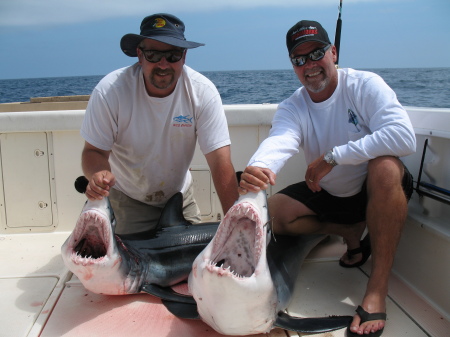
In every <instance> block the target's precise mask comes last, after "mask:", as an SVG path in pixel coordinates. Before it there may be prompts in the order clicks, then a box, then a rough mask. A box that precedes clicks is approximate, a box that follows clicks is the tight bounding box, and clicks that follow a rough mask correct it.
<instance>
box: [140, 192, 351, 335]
mask: <svg viewBox="0 0 450 337" xmlns="http://www.w3.org/2000/svg"><path fill="white" fill-rule="evenodd" d="M270 224H271V219H270V216H269V213H268V208H267V196H266V193H265V192H264V191H260V192H258V193H247V194H246V195H243V196H240V197H239V199H238V200H237V201H236V203H235V204H234V205H233V206H232V207H231V208H230V210H229V211H228V212H227V214H226V215H225V217H224V218H223V220H222V222H221V223H220V225H219V228H218V230H217V232H216V234H215V236H214V238H213V239H212V240H211V242H210V243H209V244H208V245H207V246H206V247H205V249H204V250H203V251H202V252H201V253H200V254H199V255H198V256H197V257H196V259H195V260H194V262H193V265H192V271H191V273H190V274H189V278H188V287H189V292H190V294H191V296H189V295H181V294H177V293H176V292H175V291H173V290H172V289H170V288H164V287H160V286H157V285H149V286H147V287H145V289H144V291H146V292H148V293H150V294H152V295H154V296H157V297H159V298H161V299H162V303H163V304H164V305H165V306H166V307H167V309H168V310H169V311H170V312H172V313H173V314H174V315H176V316H178V317H181V318H189V319H201V320H203V321H204V322H205V323H207V324H208V325H209V326H211V327H212V328H213V329H214V330H216V331H217V332H219V333H221V334H224V335H251V334H259V333H267V332H269V331H270V330H271V329H273V328H275V327H279V328H283V329H287V330H292V331H297V332H299V333H324V332H328V331H332V330H337V329H341V328H345V327H347V326H348V325H349V323H350V322H351V320H352V317H351V316H331V317H312V318H300V317H294V316H290V315H288V314H287V313H286V309H287V308H288V306H289V304H290V302H291V300H292V293H293V291H294V287H295V283H296V280H297V277H298V274H299V272H300V269H301V265H302V263H303V261H304V260H305V258H306V256H307V255H308V253H309V252H310V251H311V249H312V248H314V247H315V246H316V245H317V244H318V243H319V242H320V241H321V240H323V238H324V236H323V235H303V236H280V235H277V236H275V235H273V234H272V233H271V229H270V227H271V226H270Z"/></svg>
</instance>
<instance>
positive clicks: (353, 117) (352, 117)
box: [348, 109, 361, 132]
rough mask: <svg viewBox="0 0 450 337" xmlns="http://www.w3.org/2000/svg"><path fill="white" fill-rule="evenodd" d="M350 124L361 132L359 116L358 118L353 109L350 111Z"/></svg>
mask: <svg viewBox="0 0 450 337" xmlns="http://www.w3.org/2000/svg"><path fill="white" fill-rule="evenodd" d="M348 122H349V123H351V124H353V125H354V126H355V128H356V131H358V132H359V131H361V128H360V127H359V126H358V124H359V121H358V116H356V114H355V113H354V112H353V111H352V110H351V109H348Z"/></svg>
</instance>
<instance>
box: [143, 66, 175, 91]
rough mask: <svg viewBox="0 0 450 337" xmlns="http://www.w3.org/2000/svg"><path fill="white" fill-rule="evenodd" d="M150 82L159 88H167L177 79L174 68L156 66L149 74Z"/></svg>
mask: <svg viewBox="0 0 450 337" xmlns="http://www.w3.org/2000/svg"><path fill="white" fill-rule="evenodd" d="M149 80H150V83H151V84H152V85H153V86H154V87H155V88H157V89H161V90H164V89H167V88H170V87H171V86H172V84H173V83H174V81H175V72H174V71H173V70H172V69H161V68H155V69H153V70H152V72H151V74H150V76H149Z"/></svg>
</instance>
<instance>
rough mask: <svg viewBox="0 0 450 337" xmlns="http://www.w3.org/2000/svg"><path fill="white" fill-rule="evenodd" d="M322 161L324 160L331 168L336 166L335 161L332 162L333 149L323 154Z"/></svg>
mask: <svg viewBox="0 0 450 337" xmlns="http://www.w3.org/2000/svg"><path fill="white" fill-rule="evenodd" d="M323 160H325V161H326V162H327V163H328V164H330V165H332V166H333V167H334V166H336V165H337V163H336V161H335V160H334V155H333V149H331V150H330V151H328V152H327V153H325V156H324V157H323Z"/></svg>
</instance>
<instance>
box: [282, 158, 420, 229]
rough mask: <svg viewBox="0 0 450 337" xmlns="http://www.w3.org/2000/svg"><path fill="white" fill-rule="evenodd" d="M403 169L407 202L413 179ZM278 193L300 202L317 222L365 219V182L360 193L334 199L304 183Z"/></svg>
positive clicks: (352, 221) (355, 221)
mask: <svg viewBox="0 0 450 337" xmlns="http://www.w3.org/2000/svg"><path fill="white" fill-rule="evenodd" d="M404 168H405V171H404V174H403V179H402V186H403V191H404V192H405V196H406V199H407V200H408V201H409V199H410V198H411V195H412V192H413V177H412V175H411V173H410V172H409V171H408V169H407V168H406V166H405V167H404ZM278 193H281V194H285V195H287V196H289V197H291V198H292V199H295V200H297V201H300V202H301V203H302V204H304V205H305V206H307V207H308V208H309V209H311V210H312V211H313V212H314V213H316V214H317V216H318V218H319V221H327V222H334V223H338V224H354V223H357V222H361V221H364V220H365V219H366V206H367V187H366V182H364V184H363V186H362V189H361V191H360V192H359V193H358V194H355V195H352V196H351V197H335V196H333V195H331V194H330V193H328V192H327V191H325V190H324V189H322V190H321V191H320V192H313V191H311V190H310V189H309V188H308V185H306V182H304V181H302V182H300V183H297V184H293V185H290V186H288V187H286V188H285V189H283V190H281V191H279V192H278Z"/></svg>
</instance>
